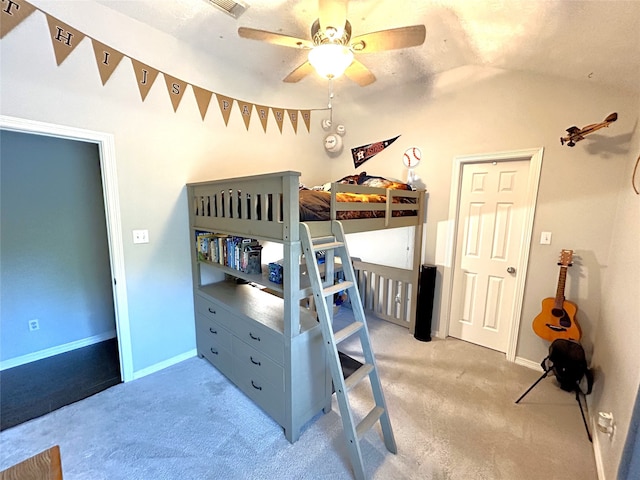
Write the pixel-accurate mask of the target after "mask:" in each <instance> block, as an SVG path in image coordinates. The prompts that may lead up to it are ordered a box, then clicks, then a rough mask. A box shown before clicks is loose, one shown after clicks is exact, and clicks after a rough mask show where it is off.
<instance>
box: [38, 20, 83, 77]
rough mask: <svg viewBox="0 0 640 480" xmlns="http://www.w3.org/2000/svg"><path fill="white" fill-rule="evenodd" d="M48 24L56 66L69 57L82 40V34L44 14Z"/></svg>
mask: <svg viewBox="0 0 640 480" xmlns="http://www.w3.org/2000/svg"><path fill="white" fill-rule="evenodd" d="M45 16H46V17H47V23H48V24H49V33H51V41H52V42H53V51H54V53H55V55H56V63H57V64H58V66H60V64H61V63H62V62H64V60H65V59H66V58H67V57H68V56H69V54H70V53H71V52H73V50H74V49H75V48H76V47H77V46H78V44H79V43H80V42H81V41H82V39H83V38H84V33H81V32H79V31H78V30H76V29H75V28H72V27H70V26H69V25H67V24H66V23H62V22H61V21H60V20H58V19H57V18H54V17H52V16H51V15H48V14H46V13H45Z"/></svg>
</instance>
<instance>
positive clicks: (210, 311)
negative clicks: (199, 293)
mask: <svg viewBox="0 0 640 480" xmlns="http://www.w3.org/2000/svg"><path fill="white" fill-rule="evenodd" d="M207 310H209V313H213V314H214V315H215V314H216V311H215V310H211V307H207Z"/></svg>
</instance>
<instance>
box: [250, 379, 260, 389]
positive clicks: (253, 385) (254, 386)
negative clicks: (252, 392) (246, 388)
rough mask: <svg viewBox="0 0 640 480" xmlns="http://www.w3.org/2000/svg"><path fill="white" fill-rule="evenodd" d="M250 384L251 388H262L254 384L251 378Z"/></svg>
mask: <svg viewBox="0 0 640 480" xmlns="http://www.w3.org/2000/svg"><path fill="white" fill-rule="evenodd" d="M251 386H252V387H253V388H255V389H256V390H262V387H261V386H259V385H256V384H255V383H253V380H251Z"/></svg>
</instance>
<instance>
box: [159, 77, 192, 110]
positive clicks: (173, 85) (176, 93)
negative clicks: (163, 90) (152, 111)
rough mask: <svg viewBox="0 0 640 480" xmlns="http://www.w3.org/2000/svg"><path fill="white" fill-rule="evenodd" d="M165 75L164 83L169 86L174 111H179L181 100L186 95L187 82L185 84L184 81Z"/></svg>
mask: <svg viewBox="0 0 640 480" xmlns="http://www.w3.org/2000/svg"><path fill="white" fill-rule="evenodd" d="M162 74H163V75H164V81H165V83H166V84H167V91H168V92H169V97H170V98H171V104H172V105H173V111H174V112H177V111H178V105H180V100H182V96H183V95H184V91H185V90H186V89H187V85H188V84H187V82H183V81H182V80H178V79H177V78H175V77H172V76H171V75H168V74H166V73H164V72H162Z"/></svg>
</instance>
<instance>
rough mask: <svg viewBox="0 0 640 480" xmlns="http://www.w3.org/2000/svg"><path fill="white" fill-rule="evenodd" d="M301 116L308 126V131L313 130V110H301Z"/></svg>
mask: <svg viewBox="0 0 640 480" xmlns="http://www.w3.org/2000/svg"><path fill="white" fill-rule="evenodd" d="M300 116H301V117H302V120H304V124H305V125H306V126H307V132H311V110H300Z"/></svg>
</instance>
